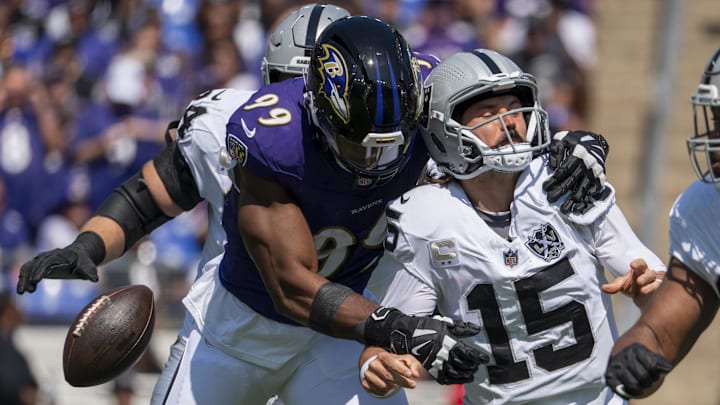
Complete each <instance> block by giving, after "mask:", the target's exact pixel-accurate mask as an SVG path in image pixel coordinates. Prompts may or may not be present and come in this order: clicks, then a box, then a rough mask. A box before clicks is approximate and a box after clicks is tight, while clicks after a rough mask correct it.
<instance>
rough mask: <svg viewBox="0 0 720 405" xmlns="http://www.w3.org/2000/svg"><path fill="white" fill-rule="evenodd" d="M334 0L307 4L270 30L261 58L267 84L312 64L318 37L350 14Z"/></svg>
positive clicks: (296, 74)
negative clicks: (334, 22) (332, 24)
mask: <svg viewBox="0 0 720 405" xmlns="http://www.w3.org/2000/svg"><path fill="white" fill-rule="evenodd" d="M349 15H350V13H349V12H348V11H347V10H345V9H344V8H341V7H338V6H335V5H332V4H315V3H313V4H307V5H304V6H302V7H300V8H299V9H297V10H295V11H293V12H292V13H290V15H288V16H287V17H285V18H284V19H283V20H282V21H281V22H280V23H279V24H278V26H277V28H275V30H274V31H273V32H272V33H271V34H270V38H269V39H268V45H267V49H266V50H265V56H264V57H263V59H262V64H261V66H260V68H261V69H262V74H263V81H264V82H265V84H269V83H274V82H277V81H279V80H280V79H279V78H278V75H279V74H281V73H285V74H290V75H293V76H302V75H303V73H304V72H305V71H306V70H307V68H308V66H309V65H310V55H311V54H312V50H313V47H314V46H315V40H316V39H317V37H318V36H319V35H320V33H321V32H322V31H323V30H324V29H325V27H327V26H328V25H330V23H331V22H333V21H336V20H339V19H341V18H343V17H346V16H349Z"/></svg>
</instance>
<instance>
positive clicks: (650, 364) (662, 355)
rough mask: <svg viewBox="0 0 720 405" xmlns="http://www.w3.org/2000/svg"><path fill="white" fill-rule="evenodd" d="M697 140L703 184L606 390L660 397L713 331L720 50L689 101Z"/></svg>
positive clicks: (682, 201)
mask: <svg viewBox="0 0 720 405" xmlns="http://www.w3.org/2000/svg"><path fill="white" fill-rule="evenodd" d="M690 102H691V103H692V105H693V112H694V114H693V115H694V120H695V135H694V136H692V137H690V138H688V140H687V146H688V151H689V153H690V161H691V162H692V166H693V168H694V169H695V173H696V174H697V176H698V178H699V180H697V181H695V182H694V183H693V184H691V185H690V186H689V187H688V188H687V189H686V190H685V191H684V192H683V193H682V194H680V196H679V197H678V198H677V200H676V201H675V204H674V205H673V207H672V209H671V210H670V263H669V265H668V274H667V277H666V278H665V282H664V283H663V284H662V286H660V288H658V290H657V293H656V295H655V297H654V298H653V300H652V301H651V302H650V304H648V305H647V307H646V308H644V309H643V313H642V315H641V316H640V318H639V319H638V321H637V322H636V323H635V325H633V326H632V327H631V328H630V329H629V330H628V331H627V332H626V333H624V334H623V335H622V336H620V338H619V339H618V341H617V342H616V343H615V346H614V347H613V350H612V357H611V358H610V362H609V364H608V369H607V372H606V380H607V384H608V385H609V386H610V387H611V388H613V389H614V390H615V391H616V392H617V393H619V394H621V395H623V396H626V397H636V398H639V397H645V396H648V395H650V394H652V393H653V392H655V391H656V390H657V389H658V388H659V387H660V385H661V384H662V382H663V379H664V376H665V375H666V374H667V373H669V372H670V370H671V369H672V367H673V366H675V365H677V364H678V363H679V362H680V361H682V359H683V358H684V357H685V355H686V354H687V353H688V352H689V351H690V349H691V348H692V347H693V345H694V344H695V341H697V339H698V337H700V334H701V333H702V332H703V331H704V330H705V328H707V327H708V325H710V323H711V322H712V320H713V318H714V317H715V314H716V313H717V311H718V305H719V304H720V301H719V300H718V291H719V289H720V279H719V277H720V230H719V229H718V227H717V224H720V194H718V193H720V49H717V50H716V51H715V52H714V53H713V55H712V56H711V57H710V61H709V62H708V63H707V65H706V67H705V70H704V72H703V74H702V77H701V79H700V84H699V85H698V87H697V91H696V92H695V94H693V95H692V96H691V97H690Z"/></svg>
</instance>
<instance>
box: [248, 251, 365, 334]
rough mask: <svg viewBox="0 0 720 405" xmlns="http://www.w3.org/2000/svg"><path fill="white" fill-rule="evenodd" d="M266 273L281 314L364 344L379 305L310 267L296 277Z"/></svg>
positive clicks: (323, 331)
mask: <svg viewBox="0 0 720 405" xmlns="http://www.w3.org/2000/svg"><path fill="white" fill-rule="evenodd" d="M257 257H258V255H257V254H256V255H254V258H255V260H256V262H257V260H258V259H257ZM264 274H265V275H264V276H263V279H264V280H265V284H266V286H267V287H268V290H269V291H270V293H271V296H272V298H273V302H274V304H275V307H276V308H277V310H278V312H280V313H281V314H283V315H285V316H287V317H289V318H292V319H294V320H295V321H297V322H299V323H301V324H303V325H306V326H308V327H310V328H312V329H313V330H316V331H318V332H321V333H323V334H326V335H329V336H333V337H337V338H343V339H351V340H355V341H358V342H361V343H363V342H364V324H365V320H366V319H367V318H368V316H369V315H370V313H372V311H373V310H375V309H376V308H377V307H378V305H377V304H375V303H374V302H372V301H369V300H367V299H366V298H365V297H363V296H362V295H360V294H357V293H355V292H354V291H353V290H352V289H350V288H349V287H347V286H344V285H342V284H338V283H333V282H329V281H328V280H327V279H326V278H324V277H322V276H320V275H318V274H316V273H314V272H312V271H310V269H307V268H304V269H300V270H298V271H297V272H296V273H295V275H294V276H289V274H290V272H289V271H286V273H285V274H282V275H281V276H280V277H276V275H277V273H275V275H267V273H264Z"/></svg>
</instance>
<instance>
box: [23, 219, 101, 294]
mask: <svg viewBox="0 0 720 405" xmlns="http://www.w3.org/2000/svg"><path fill="white" fill-rule="evenodd" d="M98 240H99V242H98ZM98 243H100V246H102V252H101V253H102V254H101V255H100V252H98V249H99V248H98ZM102 243H103V242H102V239H100V237H99V236H97V234H95V233H91V232H83V233H82V234H80V235H79V236H78V238H77V239H75V241H74V242H73V243H72V244H70V245H69V246H67V247H65V248H62V249H53V250H51V251H49V252H44V253H40V254H39V255H37V256H35V257H33V258H32V259H30V261H28V262H26V263H25V264H23V265H22V267H20V275H19V277H18V284H17V293H18V294H22V293H24V292H26V291H27V292H29V293H31V292H34V291H35V289H36V288H37V284H38V283H39V282H40V280H42V279H43V278H52V279H82V280H90V281H92V282H97V281H98V274H97V267H96V264H95V263H100V262H102V260H103V258H104V257H105V246H104V245H103V244H102Z"/></svg>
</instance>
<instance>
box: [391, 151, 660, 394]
mask: <svg viewBox="0 0 720 405" xmlns="http://www.w3.org/2000/svg"><path fill="white" fill-rule="evenodd" d="M548 177H549V171H548V169H547V165H546V158H538V159H535V160H534V161H533V162H532V163H531V166H530V168H529V169H526V170H525V171H524V172H523V174H522V175H521V177H520V178H519V180H518V183H517V186H516V188H515V200H514V202H513V203H512V206H511V220H510V224H509V238H508V239H509V240H506V239H505V238H503V237H501V236H499V235H498V234H497V233H496V232H494V231H493V229H491V228H490V227H489V226H488V225H487V224H486V223H485V221H484V220H483V219H482V218H481V217H480V216H479V215H478V213H477V211H476V210H475V208H474V207H473V205H472V204H471V203H470V202H469V200H468V198H467V196H466V195H465V193H464V191H463V189H462V187H461V186H460V184H459V183H455V182H453V183H450V184H447V185H443V186H437V185H424V186H420V187H417V188H415V189H413V190H411V191H409V192H407V193H405V194H404V195H402V196H401V198H399V199H396V200H395V201H393V202H391V203H390V205H389V207H388V211H387V212H388V239H387V240H386V242H385V243H386V248H387V249H388V250H390V251H392V252H393V257H394V259H395V262H394V265H395V266H397V267H398V269H399V270H398V271H397V272H396V273H395V276H394V278H393V281H392V283H391V285H390V286H389V287H388V290H387V292H386V295H385V297H384V298H383V299H382V304H383V305H385V306H390V307H395V308H398V309H400V310H402V311H404V312H406V313H408V314H414V315H429V314H431V313H433V311H434V310H435V309H436V308H437V310H438V311H439V312H440V313H441V314H442V315H445V316H449V317H451V318H454V319H460V320H463V321H470V322H474V323H476V324H478V325H481V326H482V330H481V332H480V333H479V334H478V335H476V336H474V337H470V338H468V339H469V341H472V342H474V343H475V344H477V345H478V346H479V347H480V348H481V349H482V350H484V351H485V352H487V353H490V354H491V361H490V364H489V365H488V366H487V367H485V366H481V367H480V369H479V371H478V373H477V374H476V376H475V381H474V382H473V383H470V384H466V385H465V389H466V398H465V401H466V403H470V404H500V403H503V404H520V403H523V404H526V403H535V402H538V403H543V404H556V403H557V404H570V403H597V404H601V403H623V400H622V398H620V397H618V396H615V395H614V394H613V393H612V391H610V390H609V389H608V388H607V387H606V385H605V382H604V373H605V367H606V365H607V359H608V357H609V354H610V349H611V347H612V345H613V342H614V340H615V339H616V337H617V330H616V326H615V320H614V317H613V315H612V305H611V299H610V297H609V296H608V295H606V294H603V293H602V291H601V289H600V285H601V284H604V283H606V282H607V281H606V280H605V275H604V271H603V268H607V269H608V270H609V271H610V272H611V273H612V274H614V275H615V276H618V275H622V274H625V273H626V272H627V271H628V270H629V268H630V267H629V264H630V262H631V261H632V260H633V259H635V258H638V257H642V258H644V259H645V260H646V261H647V263H648V265H649V267H650V268H652V269H655V270H663V271H664V270H665V266H664V264H663V262H662V261H661V260H660V259H659V258H658V257H657V256H656V255H655V254H653V252H651V251H650V250H649V249H647V248H646V247H645V246H644V245H643V244H642V243H641V242H640V240H639V239H638V238H637V237H636V235H635V233H634V232H633V230H632V229H631V227H630V225H629V224H628V223H627V221H626V220H625V218H624V216H623V214H622V213H621V211H620V209H619V208H618V207H617V206H616V205H615V202H614V191H612V188H611V191H612V193H611V195H610V196H609V197H608V198H607V199H605V200H604V201H601V202H598V204H596V207H595V208H593V209H592V210H591V211H590V212H589V213H588V214H587V215H589V216H591V217H590V218H587V217H586V218H583V222H584V223H586V224H584V225H579V224H577V223H574V222H571V220H570V219H569V218H566V217H563V216H562V215H561V214H560V211H559V208H558V207H559V206H558V204H559V203H554V204H550V203H548V202H547V199H546V195H545V193H544V192H543V191H542V183H543V181H544V180H545V179H547V178H548ZM609 187H610V186H609ZM383 263H387V261H386V262H383Z"/></svg>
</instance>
